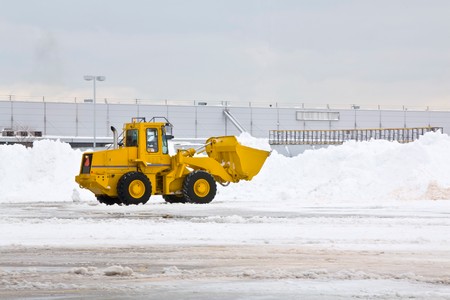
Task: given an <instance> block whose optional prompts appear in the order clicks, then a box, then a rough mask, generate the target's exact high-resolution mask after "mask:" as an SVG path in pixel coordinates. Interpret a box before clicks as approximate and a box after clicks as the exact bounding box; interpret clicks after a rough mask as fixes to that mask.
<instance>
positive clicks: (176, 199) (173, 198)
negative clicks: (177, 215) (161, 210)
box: [163, 195, 187, 203]
mask: <svg viewBox="0 0 450 300" xmlns="http://www.w3.org/2000/svg"><path fill="white" fill-rule="evenodd" d="M163 198H164V200H165V201H166V202H167V203H186V202H187V200H186V198H185V197H184V196H183V195H163Z"/></svg>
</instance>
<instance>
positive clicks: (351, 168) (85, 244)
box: [0, 133, 450, 299]
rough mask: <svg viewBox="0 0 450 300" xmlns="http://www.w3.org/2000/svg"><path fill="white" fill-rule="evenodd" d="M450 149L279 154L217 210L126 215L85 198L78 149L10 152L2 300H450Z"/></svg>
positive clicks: (2, 151) (442, 142) (0, 241)
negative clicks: (63, 299) (105, 298)
mask: <svg viewBox="0 0 450 300" xmlns="http://www.w3.org/2000/svg"><path fill="white" fill-rule="evenodd" d="M239 140H240V141H241V143H243V144H246V145H249V146H253V147H257V148H262V149H269V146H268V145H267V142H266V141H265V140H257V139H253V138H251V137H250V136H248V135H241V136H240V137H239ZM448 149H450V137H448V136H447V135H445V134H440V133H429V134H427V135H425V136H424V137H422V138H421V139H420V140H418V141H416V142H413V143H409V144H398V143H395V142H386V141H371V142H348V143H345V144H344V145H342V146H335V147H329V148H326V149H320V150H314V151H307V152H305V153H304V154H301V155H299V156H297V157H293V158H287V157H284V156H282V155H279V154H277V153H276V152H272V154H271V156H270V157H269V158H268V159H267V162H266V164H265V165H264V167H263V169H262V170H261V172H260V173H259V174H258V175H257V176H256V177H255V178H254V179H253V180H252V181H250V182H240V183H238V184H232V185H230V186H229V187H221V186H218V194H217V196H216V198H215V200H214V201H213V202H212V203H210V204H208V205H194V204H166V203H165V202H164V201H163V200H162V198H161V197H158V196H152V197H151V199H150V201H149V202H148V203H147V204H146V205H139V206H129V207H126V206H104V205H101V204H98V203H97V202H96V200H95V198H94V196H93V195H92V194H91V193H90V192H89V191H86V190H81V189H79V187H78V186H77V185H76V183H75V182H74V177H75V175H76V174H77V173H78V171H79V164H80V159H81V152H80V151H78V150H73V149H71V148H70V146H69V145H67V144H64V143H60V142H54V141H40V142H36V143H35V144H34V147H33V148H25V147H22V146H19V145H12V146H0V155H1V160H0V171H1V172H2V174H3V175H2V176H1V177H0V188H1V191H2V194H1V196H0V298H23V297H29V298H33V297H35V298H39V297H42V298H49V297H61V296H63V297H64V296H67V297H80V298H82V297H86V296H91V297H98V298H101V297H102V296H104V295H109V296H110V297H119V298H124V297H130V298H135V297H143V296H144V295H145V296H146V297H147V298H151V297H153V298H162V297H165V298H169V299H170V298H177V299H191V298H196V299H211V297H210V296H211V295H212V293H214V297H213V298H215V299H230V298H245V299H248V298H250V299H268V298H269V299H278V298H281V297H284V298H288V299H290V298H292V299H293V298H296V299H298V298H299V297H301V296H303V298H306V299H321V298H333V299H339V298H341V299H347V298H352V297H356V298H360V297H363V298H382V299H385V298H388V299H391V298H419V299H422V298H423V299H432V298H433V299H450V275H449V274H450V273H449V271H448V270H449V269H450V230H449V229H450V219H449V216H450V201H449V200H450V155H449V150H448ZM111 274H112V275H114V276H111Z"/></svg>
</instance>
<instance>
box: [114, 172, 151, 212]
mask: <svg viewBox="0 0 450 300" xmlns="http://www.w3.org/2000/svg"><path fill="white" fill-rule="evenodd" d="M117 194H118V195H119V199H120V201H121V202H122V203H123V204H125V205H131V204H134V205H137V204H140V203H142V204H145V203H147V201H148V199H150V195H151V194H152V184H151V183H150V180H148V177H147V176H145V175H144V174H143V173H140V172H129V173H126V174H125V175H123V176H122V177H121V178H120V179H119V182H118V183H117Z"/></svg>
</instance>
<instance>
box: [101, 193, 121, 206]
mask: <svg viewBox="0 0 450 300" xmlns="http://www.w3.org/2000/svg"><path fill="white" fill-rule="evenodd" d="M96 197H97V200H98V202H100V203H103V204H106V205H114V204H119V205H120V204H122V202H120V200H119V198H115V197H110V196H107V195H97V196H96Z"/></svg>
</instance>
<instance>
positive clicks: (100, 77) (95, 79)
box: [83, 75, 106, 149]
mask: <svg viewBox="0 0 450 300" xmlns="http://www.w3.org/2000/svg"><path fill="white" fill-rule="evenodd" d="M83 78H84V80H86V81H91V80H92V82H93V87H94V141H93V144H92V145H93V148H94V149H95V147H96V146H97V143H96V130H97V124H96V106H97V105H96V103H97V102H96V99H95V93H96V90H95V82H96V81H105V80H106V77H105V76H93V75H84V77H83Z"/></svg>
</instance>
